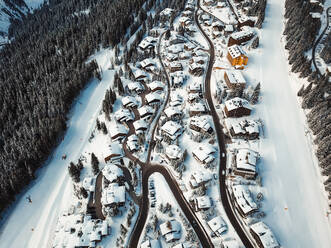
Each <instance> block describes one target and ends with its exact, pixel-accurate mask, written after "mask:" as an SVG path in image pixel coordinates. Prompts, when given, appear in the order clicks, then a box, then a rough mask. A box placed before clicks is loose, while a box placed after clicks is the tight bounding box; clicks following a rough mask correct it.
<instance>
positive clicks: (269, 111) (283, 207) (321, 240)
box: [245, 0, 331, 248]
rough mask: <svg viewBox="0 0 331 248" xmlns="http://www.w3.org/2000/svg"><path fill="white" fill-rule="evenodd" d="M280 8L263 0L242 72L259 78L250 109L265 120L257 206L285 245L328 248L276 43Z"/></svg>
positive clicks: (321, 203)
mask: <svg viewBox="0 0 331 248" xmlns="http://www.w3.org/2000/svg"><path fill="white" fill-rule="evenodd" d="M283 12H284V1H279V0H269V1H268V4H267V9H266V19H265V23H264V25H263V29H262V32H261V39H260V48H259V49H258V52H257V53H255V54H250V55H249V62H248V63H249V66H248V70H247V74H245V76H246V77H247V79H248V81H253V79H254V78H255V79H257V80H258V81H260V82H261V88H262V90H261V93H262V99H261V103H260V104H258V105H256V109H255V110H256V115H257V116H260V117H261V119H262V120H263V121H264V123H265V125H264V126H265V138H263V139H262V140H261V150H260V153H261V157H262V166H261V167H262V168H261V167H260V172H261V173H260V174H261V176H262V178H263V188H264V191H265V200H264V202H263V209H262V210H263V211H265V212H266V214H267V216H266V218H265V222H266V223H267V224H268V225H269V226H270V227H271V229H272V231H273V232H274V234H275V236H276V237H277V239H278V240H279V241H280V243H281V244H282V245H283V246H284V247H321V248H324V247H325V248H327V247H330V246H331V230H330V222H329V219H328V217H327V209H328V207H327V202H326V199H325V197H324V195H323V193H322V192H323V191H322V187H321V182H320V177H319V173H318V172H317V169H316V165H314V157H313V155H312V152H311V147H310V146H309V144H308V142H307V138H306V137H305V119H304V118H305V117H304V114H303V111H302V110H301V109H300V107H299V105H298V101H297V98H296V91H295V90H294V88H295V87H293V84H295V81H294V80H293V79H292V77H290V76H289V73H288V71H289V68H288V65H287V59H286V56H285V53H284V49H283V45H282V43H281V41H280V37H281V35H282V30H283V21H284V17H283Z"/></svg>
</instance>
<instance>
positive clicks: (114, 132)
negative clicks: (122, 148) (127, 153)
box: [109, 122, 128, 139]
mask: <svg viewBox="0 0 331 248" xmlns="http://www.w3.org/2000/svg"><path fill="white" fill-rule="evenodd" d="M109 133H110V137H111V138H112V139H113V138H116V136H119V135H120V136H123V135H126V134H127V133H128V130H127V129H126V127H125V126H123V125H121V124H118V123H114V122H112V123H111V125H110V128H109Z"/></svg>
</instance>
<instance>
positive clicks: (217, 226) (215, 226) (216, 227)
mask: <svg viewBox="0 0 331 248" xmlns="http://www.w3.org/2000/svg"><path fill="white" fill-rule="evenodd" d="M207 223H208V226H209V227H210V229H211V230H212V231H213V232H217V233H219V234H222V233H223V232H225V231H226V230H227V229H228V227H227V225H226V223H225V221H224V219H223V218H222V217H221V216H216V217H215V218H213V219H211V220H210V221H208V222H207Z"/></svg>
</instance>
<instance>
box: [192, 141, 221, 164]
mask: <svg viewBox="0 0 331 248" xmlns="http://www.w3.org/2000/svg"><path fill="white" fill-rule="evenodd" d="M215 152H216V149H215V148H214V147H213V146H212V145H210V144H199V145H198V147H197V148H195V149H194V150H193V151H192V154H193V155H195V156H196V158H197V159H198V160H199V161H201V162H202V163H210V162H212V161H213V160H214V159H215V157H214V153H215Z"/></svg>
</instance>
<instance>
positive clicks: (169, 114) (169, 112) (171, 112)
mask: <svg viewBox="0 0 331 248" xmlns="http://www.w3.org/2000/svg"><path fill="white" fill-rule="evenodd" d="M164 113H165V115H166V116H167V117H168V118H170V117H172V116H175V115H181V114H182V110H181V109H180V108H178V107H171V106H170V107H168V108H166V109H165V110H164Z"/></svg>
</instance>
